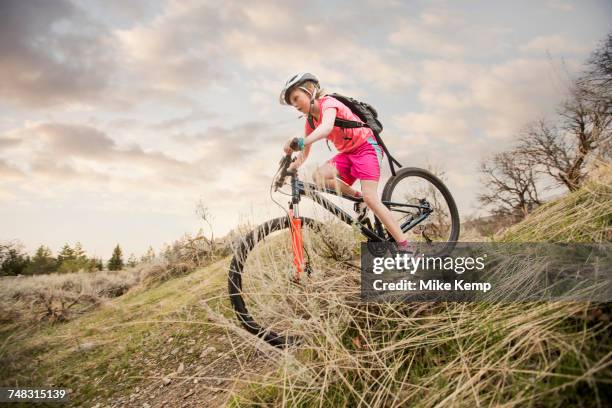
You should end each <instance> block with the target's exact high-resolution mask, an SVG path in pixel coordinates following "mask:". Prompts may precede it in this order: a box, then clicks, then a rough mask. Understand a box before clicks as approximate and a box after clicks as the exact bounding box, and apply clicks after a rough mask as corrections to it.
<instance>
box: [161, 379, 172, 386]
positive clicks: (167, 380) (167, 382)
mask: <svg viewBox="0 0 612 408" xmlns="http://www.w3.org/2000/svg"><path fill="white" fill-rule="evenodd" d="M171 382H172V380H171V379H170V378H168V377H164V378H163V379H162V383H163V384H164V385H168V384H170V383H171Z"/></svg>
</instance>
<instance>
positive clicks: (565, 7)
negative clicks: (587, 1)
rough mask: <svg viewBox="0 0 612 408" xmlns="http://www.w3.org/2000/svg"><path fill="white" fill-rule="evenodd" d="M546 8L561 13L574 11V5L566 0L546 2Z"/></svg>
mask: <svg viewBox="0 0 612 408" xmlns="http://www.w3.org/2000/svg"><path fill="white" fill-rule="evenodd" d="M546 6H548V7H550V8H552V9H555V10H561V11H566V12H567V11H572V10H574V5H573V4H571V3H570V2H568V1H566V0H548V1H547V2H546Z"/></svg>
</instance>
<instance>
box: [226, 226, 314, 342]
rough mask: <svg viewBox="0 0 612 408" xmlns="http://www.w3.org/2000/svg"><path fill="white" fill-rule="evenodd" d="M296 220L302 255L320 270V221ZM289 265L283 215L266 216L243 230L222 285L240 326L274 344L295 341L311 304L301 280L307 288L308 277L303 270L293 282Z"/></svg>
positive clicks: (288, 232)
mask: <svg viewBox="0 0 612 408" xmlns="http://www.w3.org/2000/svg"><path fill="white" fill-rule="evenodd" d="M301 219H302V239H303V243H304V250H305V260H306V261H307V265H308V267H309V268H310V269H311V270H313V271H316V273H319V274H320V272H321V258H320V257H319V255H318V253H319V251H318V250H317V245H318V243H317V239H318V236H317V233H318V232H319V231H320V230H321V228H322V224H320V223H319V222H317V221H315V220H312V219H310V218H305V217H302V218H301ZM295 270H296V269H295V265H294V264H293V249H292V245H291V227H290V223H289V218H288V217H281V218H276V219H273V220H270V221H268V222H266V223H264V224H262V225H260V226H259V227H257V228H256V229H254V230H253V231H251V232H250V233H249V234H247V235H246V236H245V237H244V238H243V239H242V241H241V242H240V243H239V244H238V245H237V247H236V248H235V255H234V257H233V259H232V261H231V264H230V271H229V281H228V288H229V293H230V300H231V303H232V306H233V307H234V310H235V312H236V316H237V317H238V319H239V320H240V322H241V323H242V325H243V326H244V328H245V329H246V330H248V331H249V332H251V333H253V334H255V335H257V336H259V337H261V338H262V339H264V340H265V341H267V342H268V343H270V344H272V345H274V346H279V347H284V346H287V345H290V344H293V343H296V342H297V341H298V340H299V338H300V333H302V332H303V328H302V327H301V326H302V325H303V324H304V322H305V321H307V320H308V319H310V318H311V316H312V311H313V310H315V309H317V308H316V307H314V306H313V305H312V304H311V303H312V302H311V300H310V299H309V297H308V293H307V288H306V285H305V283H306V282H307V283H308V288H312V281H311V280H310V279H309V277H308V273H307V271H303V272H302V274H301V275H302V276H301V281H302V282H303V283H302V284H298V283H296V282H294V281H293V279H292V278H293V277H294V275H295ZM313 273H314V272H313Z"/></svg>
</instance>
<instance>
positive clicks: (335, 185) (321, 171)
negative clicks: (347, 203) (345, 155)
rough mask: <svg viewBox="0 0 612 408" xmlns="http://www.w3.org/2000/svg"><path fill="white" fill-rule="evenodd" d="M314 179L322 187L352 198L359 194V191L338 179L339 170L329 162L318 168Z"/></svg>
mask: <svg viewBox="0 0 612 408" xmlns="http://www.w3.org/2000/svg"><path fill="white" fill-rule="evenodd" d="M313 178H314V181H315V183H316V184H318V185H319V186H321V187H327V188H331V189H333V190H336V191H340V192H342V194H345V195H350V196H355V195H357V194H356V193H358V191H357V190H355V189H354V188H352V187H351V186H349V185H348V184H346V183H345V182H344V181H342V180H340V179H339V178H338V170H337V169H336V168H335V167H334V166H333V165H331V164H330V163H329V162H328V163H325V164H324V165H322V166H320V167H319V168H317V170H315V172H314V174H313Z"/></svg>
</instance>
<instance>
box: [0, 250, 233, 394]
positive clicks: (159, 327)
mask: <svg viewBox="0 0 612 408" xmlns="http://www.w3.org/2000/svg"><path fill="white" fill-rule="evenodd" d="M227 267H228V261H227V259H226V260H223V261H219V262H217V263H215V264H213V265H210V266H208V267H205V268H201V269H198V270H196V271H195V272H193V273H192V274H190V275H188V276H185V277H181V278H178V279H173V280H170V281H167V282H165V283H163V284H161V285H160V286H158V287H154V288H150V289H147V290H141V291H134V292H130V293H128V294H125V295H123V296H121V297H118V298H116V299H113V300H110V301H108V302H107V303H105V304H103V305H102V306H101V307H100V308H99V309H97V310H94V311H92V312H90V313H87V314H85V315H83V316H80V317H78V318H76V319H74V320H72V321H69V322H67V323H63V324H55V325H50V324H41V325H39V326H36V327H34V328H30V329H27V330H23V329H21V330H19V329H18V328H14V327H13V328H12V331H11V332H8V331H7V332H5V337H4V346H3V347H2V349H1V350H2V351H1V354H0V358H1V360H2V364H1V366H2V367H1V368H0V378H1V380H0V382H1V383H2V384H3V385H5V386H9V385H18V384H27V385H29V386H50V385H51V384H53V386H55V387H66V388H71V389H72V390H73V392H72V395H71V404H74V405H75V406H78V405H81V404H83V403H84V402H86V401H89V400H91V399H92V398H94V397H102V398H106V397H110V396H112V395H123V394H126V393H128V392H129V391H130V390H131V389H132V388H134V387H135V386H136V384H138V383H139V382H141V381H142V380H143V377H147V376H151V377H152V379H153V380H159V379H158V378H155V376H154V373H156V372H163V371H164V369H165V367H163V364H164V363H168V365H171V363H172V359H168V360H167V361H166V362H163V363H162V367H160V366H159V364H160V363H159V359H158V357H159V355H160V354H163V353H166V354H167V355H170V352H171V350H172V348H177V347H179V348H185V349H186V348H187V347H190V348H195V349H196V350H199V349H202V348H203V347H204V346H205V345H211V338H212V334H214V333H222V330H221V329H220V328H218V327H216V326H215V324H213V323H211V322H210V320H209V319H208V316H207V314H206V313H205V312H204V311H203V310H202V309H201V308H200V307H199V302H201V301H202V300H204V299H210V302H209V304H210V305H211V306H212V307H216V305H218V304H219V303H222V302H226V296H225V293H224V292H223V289H224V285H225V279H226V273H227ZM220 294H222V295H223V296H221V297H219V295H220ZM225 310H227V307H225ZM207 336H209V337H210V338H208V339H207ZM169 337H172V338H173V341H172V343H171V344H168V343H167V339H168V338H169ZM12 339H13V340H14V341H12ZM7 340H8V341H7ZM189 340H195V343H194V344H189V345H187V342H188V341H189ZM198 357H199V353H192V354H186V353H181V361H183V362H185V363H189V362H190V361H191V360H195V359H197V358H198ZM171 368H172V367H168V368H167V369H166V371H168V370H171ZM156 376H157V377H159V374H156Z"/></svg>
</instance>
